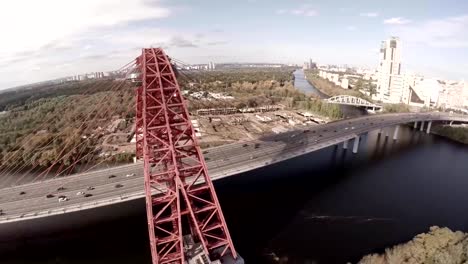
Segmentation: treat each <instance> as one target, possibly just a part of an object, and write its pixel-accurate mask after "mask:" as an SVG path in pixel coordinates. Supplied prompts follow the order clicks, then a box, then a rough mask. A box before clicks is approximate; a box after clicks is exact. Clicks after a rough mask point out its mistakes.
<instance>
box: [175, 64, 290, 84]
mask: <svg viewBox="0 0 468 264" xmlns="http://www.w3.org/2000/svg"><path fill="white" fill-rule="evenodd" d="M293 71H294V68H292V67H285V68H252V69H232V70H223V71H189V72H188V71H181V72H180V74H179V78H178V80H179V82H180V84H181V85H185V84H187V83H189V82H192V83H196V84H205V85H206V84H207V83H214V82H222V83H224V84H225V85H226V86H227V87H228V88H229V87H231V85H232V84H233V83H236V82H240V83H242V82H249V83H252V84H253V83H257V82H260V81H271V80H274V81H277V82H279V83H280V84H284V83H285V82H289V81H292V80H293V74H292V73H293ZM208 86H209V85H208Z"/></svg>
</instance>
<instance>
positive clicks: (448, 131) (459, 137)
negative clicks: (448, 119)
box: [432, 125, 468, 144]
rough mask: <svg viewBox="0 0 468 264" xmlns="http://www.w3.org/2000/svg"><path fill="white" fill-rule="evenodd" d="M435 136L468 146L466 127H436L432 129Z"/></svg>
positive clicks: (467, 130) (467, 129)
mask: <svg viewBox="0 0 468 264" xmlns="http://www.w3.org/2000/svg"><path fill="white" fill-rule="evenodd" d="M432 132H433V133H434V134H437V135H440V136H443V137H447V138H449V139H452V140H455V141H458V142H461V143H463V144H468V128H466V127H451V126H441V125H438V126H434V127H433V128H432Z"/></svg>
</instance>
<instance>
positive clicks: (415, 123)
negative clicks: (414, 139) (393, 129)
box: [413, 121, 418, 129]
mask: <svg viewBox="0 0 468 264" xmlns="http://www.w3.org/2000/svg"><path fill="white" fill-rule="evenodd" d="M413 128H414V129H416V128H418V121H415V122H414V126H413Z"/></svg>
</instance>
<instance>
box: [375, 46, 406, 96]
mask: <svg viewBox="0 0 468 264" xmlns="http://www.w3.org/2000/svg"><path fill="white" fill-rule="evenodd" d="M379 60H380V61H379V66H378V69H377V77H378V82H377V94H376V95H375V96H374V98H373V99H375V100H380V101H382V102H387V103H402V102H404V101H405V99H406V98H405V97H407V96H406V95H407V94H408V91H407V90H408V89H409V86H408V84H407V82H406V81H405V78H404V76H403V75H402V72H401V41H400V39H399V38H397V37H391V38H390V39H388V40H386V41H382V46H381V47H380V58H379Z"/></svg>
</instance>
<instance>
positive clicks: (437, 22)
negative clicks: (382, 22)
mask: <svg viewBox="0 0 468 264" xmlns="http://www.w3.org/2000/svg"><path fill="white" fill-rule="evenodd" d="M390 33H391V34H394V35H398V36H400V38H401V39H402V40H403V41H405V42H409V43H411V44H419V45H425V46H430V47H437V48H460V47H468V15H463V16H456V17H447V18H443V19H432V20H427V21H423V22H420V23H414V24H411V25H403V26H398V27H394V28H392V29H391V30H390Z"/></svg>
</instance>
